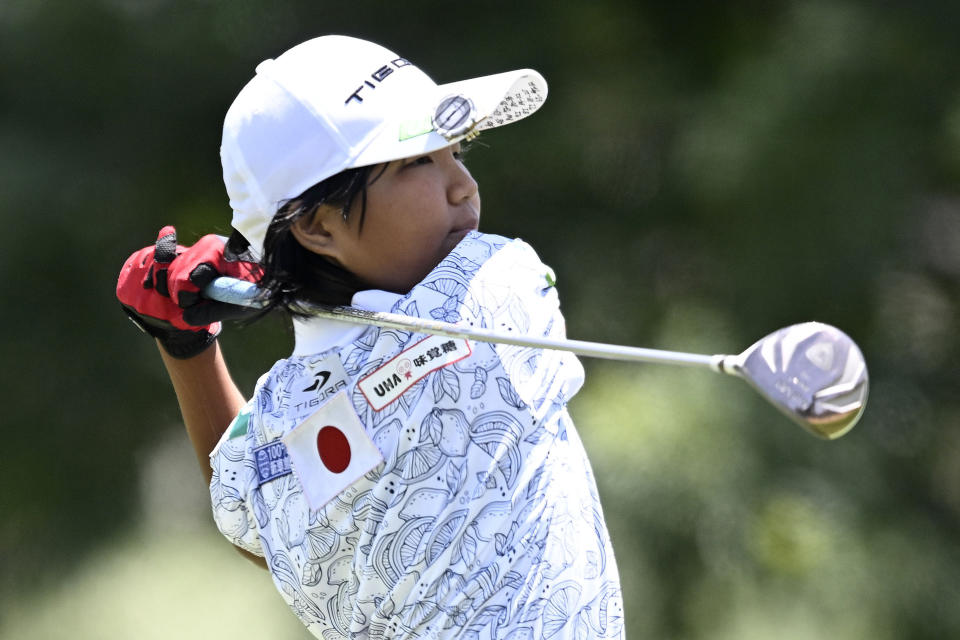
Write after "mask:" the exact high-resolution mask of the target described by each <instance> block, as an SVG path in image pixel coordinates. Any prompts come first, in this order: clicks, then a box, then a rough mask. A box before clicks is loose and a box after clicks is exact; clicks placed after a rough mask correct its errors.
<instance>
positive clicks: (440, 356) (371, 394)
mask: <svg viewBox="0 0 960 640" xmlns="http://www.w3.org/2000/svg"><path fill="white" fill-rule="evenodd" d="M470 353H471V350H470V342H469V341H467V340H466V339H463V338H457V339H454V338H446V337H444V336H430V337H428V338H424V339H423V340H421V341H420V342H418V343H416V344H415V345H413V346H412V347H408V348H407V349H405V350H403V351H401V352H400V353H399V354H397V355H396V356H394V357H393V359H391V360H389V361H387V363H386V364H384V365H382V366H381V367H380V368H379V369H377V370H376V371H374V372H373V373H371V374H370V375H368V376H366V377H364V378H362V379H361V380H360V381H359V382H357V386H358V387H359V388H360V391H361V393H363V397H364V398H365V399H366V400H367V404H369V405H370V406H371V407H372V408H373V410H374V411H380V410H381V409H383V408H384V407H386V406H387V405H389V404H390V403H391V402H393V401H394V400H396V399H397V398H399V397H400V396H402V395H403V393H404V392H405V391H406V390H407V389H409V388H410V387H412V386H413V385H415V384H416V383H418V382H419V381H420V380H422V379H423V378H424V377H426V376H427V374H429V373H431V372H433V371H436V370H437V369H440V368H442V367H445V366H447V365H450V364H453V363H454V362H459V361H460V360H463V359H464V358H467V357H469V356H470Z"/></svg>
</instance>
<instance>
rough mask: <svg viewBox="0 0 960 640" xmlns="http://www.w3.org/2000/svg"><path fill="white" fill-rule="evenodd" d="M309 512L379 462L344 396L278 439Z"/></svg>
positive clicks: (375, 449) (379, 456) (377, 450)
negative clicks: (287, 456)
mask: <svg viewBox="0 0 960 640" xmlns="http://www.w3.org/2000/svg"><path fill="white" fill-rule="evenodd" d="M281 441H282V443H283V445H285V447H286V451H287V454H288V455H289V460H290V463H291V467H292V468H293V473H294V475H296V476H297V479H298V480H300V484H301V486H302V488H303V495H304V496H305V497H306V499H307V504H308V505H310V508H311V509H314V510H316V509H320V508H322V507H323V506H324V505H325V504H327V503H328V502H330V501H331V500H333V499H334V498H335V497H336V496H337V495H338V494H339V493H340V492H341V491H343V490H344V489H346V488H347V487H349V486H350V485H351V484H353V483H354V482H356V481H357V480H359V479H360V478H362V477H363V476H364V475H365V474H366V473H367V472H368V471H370V470H371V469H373V468H374V467H376V466H377V465H378V464H380V463H381V462H382V461H383V455H382V454H381V453H380V450H379V449H377V446H376V445H375V444H374V443H373V441H372V440H371V439H370V436H368V435H367V432H366V431H365V430H364V428H363V423H362V422H360V418H359V417H358V416H357V412H356V411H355V410H354V408H353V404H352V403H351V402H350V399H349V398H348V397H347V394H346V393H343V392H341V393H338V394H337V395H335V396H334V397H333V399H332V400H330V401H328V402H327V403H326V404H325V405H323V406H322V407H320V409H319V410H317V411H316V412H315V413H314V414H313V415H311V416H310V417H309V418H307V419H306V420H305V421H303V422H302V423H300V424H299V425H297V426H296V427H295V428H294V429H293V430H292V431H290V432H289V433H287V434H286V435H285V436H283V438H281Z"/></svg>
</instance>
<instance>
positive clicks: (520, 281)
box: [471, 240, 583, 415]
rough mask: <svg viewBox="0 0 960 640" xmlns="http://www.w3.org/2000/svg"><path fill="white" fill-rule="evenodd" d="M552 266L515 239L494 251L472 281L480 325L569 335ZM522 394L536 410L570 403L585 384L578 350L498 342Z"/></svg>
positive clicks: (550, 335)
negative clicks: (544, 262)
mask: <svg viewBox="0 0 960 640" xmlns="http://www.w3.org/2000/svg"><path fill="white" fill-rule="evenodd" d="M555 285H556V276H555V274H554V272H553V270H552V269H551V268H550V267H548V266H547V265H545V264H543V262H541V261H540V258H539V257H538V256H537V254H536V252H535V251H534V250H533V248H532V247H531V246H530V245H528V244H527V243H525V242H523V241H521V240H513V241H511V242H509V243H507V244H506V245H504V246H503V247H502V248H501V249H500V250H499V251H497V252H496V253H494V254H493V255H492V256H491V258H490V260H488V261H487V262H486V263H485V264H484V265H483V267H482V268H481V269H480V270H479V271H478V272H477V275H476V277H475V278H474V280H473V283H472V285H471V293H472V295H473V296H474V297H475V298H476V300H477V304H476V305H475V308H477V309H478V310H479V316H480V318H479V321H480V323H481V324H482V325H483V326H485V327H487V328H489V329H492V330H494V331H497V332H502V333H513V334H517V335H529V336H535V337H548V338H555V339H564V338H566V325H565V322H564V319H563V314H562V313H561V312H560V298H559V295H558V294H557V289H556V286H555ZM496 351H497V354H498V355H499V356H500V360H501V362H502V363H503V367H504V369H505V370H506V372H507V373H508V374H509V380H510V383H511V385H512V386H513V388H514V390H515V392H516V394H517V396H518V398H519V399H520V400H522V401H523V402H524V403H525V404H526V405H527V406H529V407H530V408H531V409H532V410H533V411H534V413H535V414H541V415H542V412H543V411H545V410H547V409H549V408H550V406H551V405H553V404H555V403H560V404H566V402H567V401H568V400H569V399H570V398H571V397H572V396H573V395H574V394H575V393H576V392H577V391H578V390H579V389H580V387H581V386H582V385H583V367H582V365H581V364H580V361H579V360H578V359H577V358H576V356H574V355H573V354H571V353H569V352H566V351H561V350H554V349H538V348H533V347H521V346H515V345H504V344H498V345H496Z"/></svg>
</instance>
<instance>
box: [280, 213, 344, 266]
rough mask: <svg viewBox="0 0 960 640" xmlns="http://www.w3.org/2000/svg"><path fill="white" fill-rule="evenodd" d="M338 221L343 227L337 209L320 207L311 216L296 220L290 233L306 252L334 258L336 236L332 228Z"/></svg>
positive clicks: (341, 218)
mask: <svg viewBox="0 0 960 640" xmlns="http://www.w3.org/2000/svg"><path fill="white" fill-rule="evenodd" d="M338 220H339V222H340V224H341V226H343V217H342V216H341V214H340V211H339V209H337V208H336V207H325V206H322V205H321V206H319V207H317V209H316V210H315V211H314V212H313V214H311V215H307V216H303V217H301V218H298V219H297V220H296V222H294V223H293V225H292V226H291V227H290V233H292V234H293V237H294V238H296V240H297V242H299V243H300V245H301V246H302V247H303V248H304V249H306V250H307V251H311V252H313V253H317V254H320V255H322V256H327V257H330V258H335V253H336V248H335V244H336V239H335V238H336V235H337V234H336V231H335V230H334V228H333V227H334V225H335V224H336V222H337V221H338Z"/></svg>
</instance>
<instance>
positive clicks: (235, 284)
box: [203, 276, 264, 309]
mask: <svg viewBox="0 0 960 640" xmlns="http://www.w3.org/2000/svg"><path fill="white" fill-rule="evenodd" d="M259 292H260V289H259V288H258V287H257V285H255V284H254V283H252V282H247V281H246V280H240V279H238V278H228V277H226V276H221V277H219V278H216V279H215V280H214V281H213V282H211V283H210V284H208V285H207V287H206V288H205V289H204V290H203V295H204V297H206V298H210V299H211V300H217V301H218V302H226V303H227V304H233V305H237V306H238V307H253V308H257V309H259V308H261V307H263V306H264V305H263V303H262V302H261V301H260V300H258V299H257V294H258V293H259Z"/></svg>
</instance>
